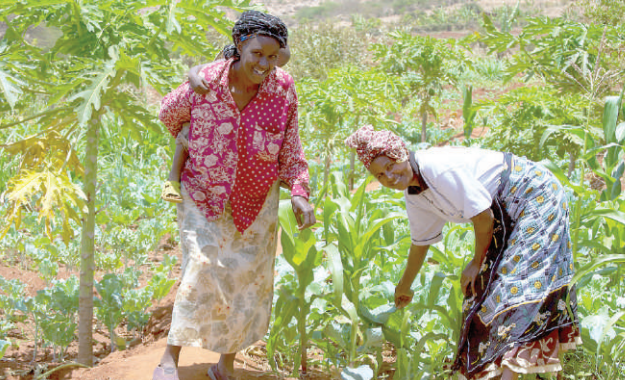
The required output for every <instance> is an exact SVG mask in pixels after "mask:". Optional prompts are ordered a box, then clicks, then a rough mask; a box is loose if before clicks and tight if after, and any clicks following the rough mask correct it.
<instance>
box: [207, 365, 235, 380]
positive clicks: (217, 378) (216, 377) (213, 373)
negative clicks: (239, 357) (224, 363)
mask: <svg viewBox="0 0 625 380" xmlns="http://www.w3.org/2000/svg"><path fill="white" fill-rule="evenodd" d="M207 375H208V377H210V378H211V380H229V379H230V378H229V377H228V376H226V375H222V373H221V372H219V367H218V365H217V364H215V365H214V366H212V367H210V368H209V369H208V373H207Z"/></svg>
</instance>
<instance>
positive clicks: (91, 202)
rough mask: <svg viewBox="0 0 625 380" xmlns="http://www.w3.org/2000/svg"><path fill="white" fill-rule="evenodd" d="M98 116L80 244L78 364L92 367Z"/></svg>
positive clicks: (91, 137)
mask: <svg viewBox="0 0 625 380" xmlns="http://www.w3.org/2000/svg"><path fill="white" fill-rule="evenodd" d="M99 124H100V123H99V117H98V118H95V117H94V118H93V119H91V121H90V122H89V125H88V127H87V135H86V138H87V144H86V149H85V152H86V154H85V161H84V168H85V180H84V192H85V196H86V197H87V202H86V204H87V210H86V212H85V213H83V226H82V236H81V244H80V298H79V305H78V362H79V363H80V364H84V365H87V366H92V365H93V344H92V340H93V338H92V336H93V332H92V331H93V330H92V321H93V273H94V271H95V260H94V252H95V200H96V186H97V180H98V128H99Z"/></svg>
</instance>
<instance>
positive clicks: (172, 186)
mask: <svg viewBox="0 0 625 380" xmlns="http://www.w3.org/2000/svg"><path fill="white" fill-rule="evenodd" d="M161 198H163V200H164V201H167V202H173V203H182V195H180V182H178V181H165V183H164V184H163V192H162V193H161Z"/></svg>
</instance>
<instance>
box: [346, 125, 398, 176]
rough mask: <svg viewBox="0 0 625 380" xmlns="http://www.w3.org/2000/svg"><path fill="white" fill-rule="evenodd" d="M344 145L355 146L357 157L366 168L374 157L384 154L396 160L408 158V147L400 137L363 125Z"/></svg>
mask: <svg viewBox="0 0 625 380" xmlns="http://www.w3.org/2000/svg"><path fill="white" fill-rule="evenodd" d="M345 145H347V146H348V147H350V148H355V149H356V153H357V154H358V159H359V160H360V161H362V163H363V164H364V165H365V167H366V168H367V169H369V166H370V165H371V161H373V160H374V159H375V158H376V157H378V156H380V155H382V154H383V155H385V156H387V157H388V158H390V159H392V160H395V161H397V162H404V161H406V160H407V159H408V149H406V145H405V144H404V142H403V141H402V139H401V138H400V137H399V136H397V135H396V134H394V133H393V132H391V131H374V130H373V127H372V126H370V125H365V126H364V127H361V128H360V129H359V130H357V131H356V132H354V133H353V134H352V135H351V136H349V137H348V138H347V139H346V140H345Z"/></svg>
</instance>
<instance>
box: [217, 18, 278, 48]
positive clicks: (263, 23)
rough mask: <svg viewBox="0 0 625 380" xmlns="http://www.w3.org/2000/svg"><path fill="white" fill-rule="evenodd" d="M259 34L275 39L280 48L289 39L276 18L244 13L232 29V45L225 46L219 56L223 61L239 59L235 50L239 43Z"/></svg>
mask: <svg viewBox="0 0 625 380" xmlns="http://www.w3.org/2000/svg"><path fill="white" fill-rule="evenodd" d="M259 34H260V35H263V36H268V37H273V38H275V39H276V40H277V41H278V43H279V44H280V48H283V47H285V46H286V45H287V39H288V37H289V31H288V29H287V27H286V25H285V24H284V22H283V21H282V20H280V19H279V18H278V17H276V16H272V15H270V14H267V13H263V12H259V11H246V12H243V13H242V14H241V17H239V19H238V20H237V21H236V22H235V23H234V27H233V28H232V42H234V44H232V45H228V46H226V47H225V48H224V49H223V50H222V52H221V54H220V55H223V57H224V58H225V59H229V58H231V57H236V58H240V55H239V51H238V50H237V45H238V44H239V42H243V41H245V40H247V39H250V38H252V37H254V36H256V35H259Z"/></svg>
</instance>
